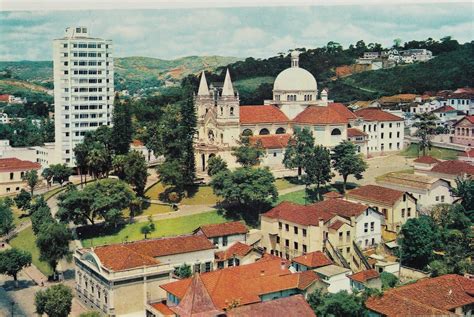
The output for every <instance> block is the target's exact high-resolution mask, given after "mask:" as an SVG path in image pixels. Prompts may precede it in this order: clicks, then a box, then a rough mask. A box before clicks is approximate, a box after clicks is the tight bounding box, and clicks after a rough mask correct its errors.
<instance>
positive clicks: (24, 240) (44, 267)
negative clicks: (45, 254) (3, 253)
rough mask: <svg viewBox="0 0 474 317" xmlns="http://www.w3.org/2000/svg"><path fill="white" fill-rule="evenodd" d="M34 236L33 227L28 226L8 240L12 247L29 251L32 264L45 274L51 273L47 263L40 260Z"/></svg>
mask: <svg viewBox="0 0 474 317" xmlns="http://www.w3.org/2000/svg"><path fill="white" fill-rule="evenodd" d="M35 241H36V237H35V235H34V233H33V229H32V228H31V227H28V228H26V229H24V230H22V231H21V232H20V233H18V234H17V235H16V237H14V238H13V239H12V240H10V242H9V243H10V245H11V246H12V247H15V248H18V249H21V250H25V251H28V252H30V253H31V257H32V262H33V264H34V265H35V266H36V267H37V268H38V269H39V270H40V271H41V272H42V273H43V274H44V275H46V276H49V275H51V274H53V270H52V269H51V267H50V266H49V264H48V263H46V262H43V261H40V260H39V256H40V252H39V249H38V248H37V247H36V243H35Z"/></svg>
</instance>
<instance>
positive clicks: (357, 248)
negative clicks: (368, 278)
mask: <svg viewBox="0 0 474 317" xmlns="http://www.w3.org/2000/svg"><path fill="white" fill-rule="evenodd" d="M352 245H353V246H354V251H355V253H356V254H357V256H358V257H359V259H360V260H361V261H362V263H364V266H365V268H366V269H367V270H370V269H372V267H371V266H370V264H369V262H368V261H367V259H366V258H365V255H364V254H363V253H362V251H361V249H360V248H359V246H358V245H357V243H355V242H354V241H352Z"/></svg>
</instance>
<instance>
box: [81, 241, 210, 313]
mask: <svg viewBox="0 0 474 317" xmlns="http://www.w3.org/2000/svg"><path fill="white" fill-rule="evenodd" d="M214 250H215V246H214V245H213V244H212V243H211V242H210V241H209V240H208V239H206V237H204V236H203V235H190V236H177V237H170V238H162V239H150V240H142V241H136V242H128V243H120V244H112V245H105V246H99V247H94V248H86V249H79V250H76V252H75V253H74V263H75V270H76V274H75V275H76V296H77V298H78V299H79V300H80V301H82V303H83V304H84V305H85V306H86V307H89V308H91V309H94V310H98V311H100V312H102V313H104V314H106V315H107V316H120V315H126V314H134V313H135V314H142V315H143V314H144V311H145V303H146V302H147V301H148V300H151V299H155V298H162V297H164V296H165V292H164V291H163V290H162V289H161V288H160V285H162V284H165V283H168V282H171V281H174V280H175V277H174V271H175V269H176V268H178V267H180V266H181V265H183V264H187V265H190V266H191V268H192V271H193V272H194V273H199V272H208V271H211V270H212V269H213V261H214Z"/></svg>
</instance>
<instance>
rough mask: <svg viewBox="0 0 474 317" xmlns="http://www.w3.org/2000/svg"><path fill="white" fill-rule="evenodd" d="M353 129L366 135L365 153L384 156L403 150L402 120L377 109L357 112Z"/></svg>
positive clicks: (403, 133) (403, 127)
mask: <svg viewBox="0 0 474 317" xmlns="http://www.w3.org/2000/svg"><path fill="white" fill-rule="evenodd" d="M355 115H356V116H357V117H359V118H361V119H362V120H356V121H355V123H354V125H353V127H354V128H358V129H359V130H362V131H363V132H365V133H367V135H368V143H367V152H368V155H370V154H377V153H380V154H385V153H387V152H393V151H400V150H402V149H403V140H404V137H405V132H404V129H405V123H404V120H403V118H401V117H399V116H396V115H394V114H391V113H388V112H386V111H383V110H381V109H378V108H364V109H361V110H357V111H356V112H355Z"/></svg>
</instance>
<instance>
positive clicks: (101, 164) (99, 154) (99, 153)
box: [87, 144, 112, 178]
mask: <svg viewBox="0 0 474 317" xmlns="http://www.w3.org/2000/svg"><path fill="white" fill-rule="evenodd" d="M109 163H110V164H109ZM111 164H112V163H111V157H110V154H109V152H108V151H107V149H106V148H105V147H104V146H102V145H99V144H97V145H96V146H94V147H93V148H92V149H91V150H90V151H89V156H88V158H87V165H88V166H89V168H90V170H91V172H92V175H93V176H94V177H95V178H101V177H104V176H107V175H108V173H109V171H110V167H111Z"/></svg>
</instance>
